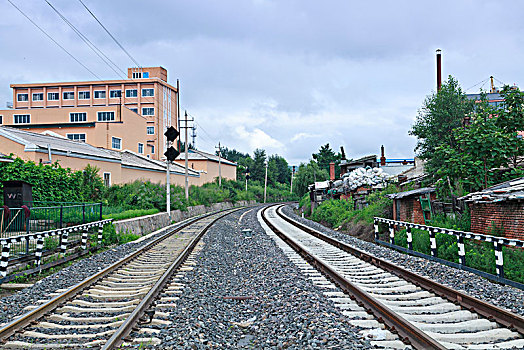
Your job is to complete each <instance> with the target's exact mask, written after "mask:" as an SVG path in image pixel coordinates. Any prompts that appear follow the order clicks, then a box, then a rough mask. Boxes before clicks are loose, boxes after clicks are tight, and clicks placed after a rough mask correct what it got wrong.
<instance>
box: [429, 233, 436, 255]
mask: <svg viewBox="0 0 524 350" xmlns="http://www.w3.org/2000/svg"><path fill="white" fill-rule="evenodd" d="M436 231H437V230H436V229H429V243H430V246H431V256H437V239H436V237H435V232H436Z"/></svg>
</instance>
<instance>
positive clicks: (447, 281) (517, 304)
mask: <svg viewBox="0 0 524 350" xmlns="http://www.w3.org/2000/svg"><path fill="white" fill-rule="evenodd" d="M283 213H284V214H286V215H287V216H289V217H291V218H292V219H294V220H297V221H298V222H301V223H303V224H306V225H308V226H309V227H312V228H314V229H316V230H318V231H320V232H322V233H325V234H327V235H329V236H330V237H333V238H336V239H338V240H340V241H342V242H345V243H348V244H351V245H352V246H354V247H356V248H359V249H361V250H364V251H366V252H368V253H371V254H373V255H375V256H376V257H378V258H381V259H384V260H387V261H390V262H392V263H395V264H397V265H399V266H401V267H403V268H405V269H407V270H409V271H412V272H415V273H417V274H420V275H421V276H424V277H427V278H430V279H431V280H433V281H436V282H438V283H441V284H444V285H446V286H449V287H451V288H453V289H456V290H458V291H462V292H464V293H466V294H469V295H471V296H474V297H476V298H478V299H481V300H484V301H486V302H488V303H491V304H493V305H495V306H498V307H501V308H504V309H506V310H508V311H511V312H514V313H516V314H519V315H521V316H524V292H523V291H522V290H520V289H517V288H513V287H511V286H507V285H501V284H497V283H493V282H491V281H489V280H487V279H485V278H482V277H480V276H478V275H476V274H474V273H471V272H468V271H464V270H459V269H455V268H453V267H450V266H447V265H443V264H440V263H438V262H434V261H429V260H426V259H424V258H419V257H415V256H410V255H407V254H403V253H401V252H398V251H396V250H393V249H390V248H387V247H383V246H380V245H377V244H375V243H371V242H366V241H362V240H360V239H358V238H355V237H352V236H350V235H348V234H345V233H341V232H337V231H334V230H332V229H330V228H327V227H325V226H323V225H321V224H319V223H317V222H315V221H311V220H308V219H304V218H302V217H300V216H298V215H296V214H295V213H294V212H293V209H292V208H291V207H290V206H286V207H284V208H283Z"/></svg>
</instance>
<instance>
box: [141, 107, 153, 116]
mask: <svg viewBox="0 0 524 350" xmlns="http://www.w3.org/2000/svg"><path fill="white" fill-rule="evenodd" d="M142 115H155V108H154V107H143V108H142Z"/></svg>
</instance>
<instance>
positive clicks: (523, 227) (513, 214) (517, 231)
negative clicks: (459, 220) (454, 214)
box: [470, 201, 524, 239]
mask: <svg viewBox="0 0 524 350" xmlns="http://www.w3.org/2000/svg"><path fill="white" fill-rule="evenodd" d="M470 209H471V231H472V232H475V233H481V234H486V235H490V234H493V230H492V228H493V226H494V224H495V225H496V226H497V227H501V225H502V227H503V228H504V236H506V237H508V238H518V239H524V203H522V202H513V201H504V202H497V203H472V204H471V205H470Z"/></svg>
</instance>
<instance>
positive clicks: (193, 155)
mask: <svg viewBox="0 0 524 350" xmlns="http://www.w3.org/2000/svg"><path fill="white" fill-rule="evenodd" d="M184 159H185V158H184V152H182V154H181V155H180V158H179V160H184ZM187 159H189V160H210V161H212V162H217V163H218V156H217V155H214V154H211V153H207V152H203V151H199V150H196V149H190V150H189V151H188V154H187ZM221 162H222V163H223V164H228V165H233V166H236V165H237V163H234V162H232V161H229V160H227V159H226V158H221Z"/></svg>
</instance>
